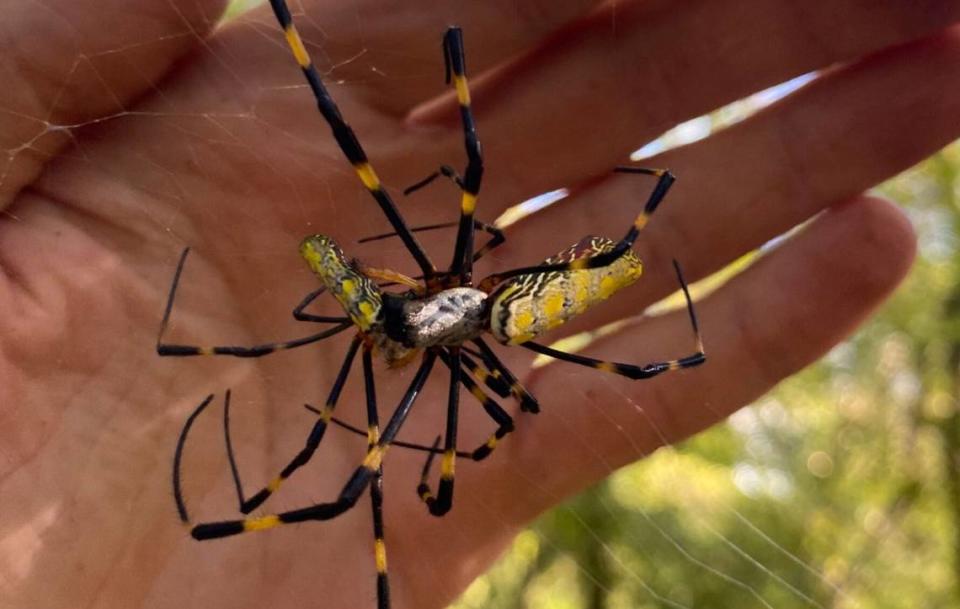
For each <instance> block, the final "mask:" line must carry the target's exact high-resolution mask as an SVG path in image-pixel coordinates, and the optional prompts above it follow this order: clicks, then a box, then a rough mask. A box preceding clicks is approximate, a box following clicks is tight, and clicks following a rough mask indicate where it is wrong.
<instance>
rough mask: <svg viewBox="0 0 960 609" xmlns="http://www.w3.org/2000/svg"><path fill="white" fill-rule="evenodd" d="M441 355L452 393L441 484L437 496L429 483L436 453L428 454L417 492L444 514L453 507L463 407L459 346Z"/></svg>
mask: <svg viewBox="0 0 960 609" xmlns="http://www.w3.org/2000/svg"><path fill="white" fill-rule="evenodd" d="M441 357H442V358H443V361H444V363H445V364H447V367H448V368H450V392H449V395H448V397H447V427H446V430H445V431H444V441H443V463H442V465H441V466H440V485H439V486H438V488H437V494H436V495H434V494H433V491H432V490H430V485H429V484H428V483H427V475H428V474H429V469H430V463H431V462H432V460H433V457H434V455H435V453H433V452H431V453H430V456H429V457H427V464H426V465H425V466H424V468H423V474H422V475H421V477H420V484H418V485H417V495H419V496H420V499H421V500H422V501H423V502H424V503H426V504H427V509H428V510H429V511H430V514H432V515H433V516H443V515H444V514H446V513H447V512H449V511H450V508H451V507H453V483H454V465H455V464H456V461H457V419H458V415H459V408H460V377H461V374H460V373H461V369H460V347H448V348H447V350H446V353H445V354H443V355H442V356H441Z"/></svg>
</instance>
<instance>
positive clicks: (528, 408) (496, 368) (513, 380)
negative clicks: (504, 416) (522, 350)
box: [473, 337, 540, 414]
mask: <svg viewBox="0 0 960 609" xmlns="http://www.w3.org/2000/svg"><path fill="white" fill-rule="evenodd" d="M473 344H475V345H476V346H477V347H479V348H480V354H481V358H482V359H483V361H484V363H485V364H486V365H487V367H488V368H489V369H490V370H492V371H493V372H495V373H499V374H500V375H501V376H502V377H503V379H504V381H505V382H506V383H507V384H509V385H510V393H512V394H513V397H514V398H516V399H517V400H518V401H519V402H520V410H522V411H523V412H531V413H533V414H536V413H538V412H540V403H539V402H537V399H536V398H535V397H533V396H532V395H530V392H529V391H527V390H526V388H525V387H524V386H523V385H521V384H520V381H518V380H517V377H516V376H514V375H513V373H512V372H510V369H509V368H507V367H506V366H505V365H504V364H503V362H501V361H500V358H498V357H497V354H496V353H494V352H493V349H491V348H490V346H489V345H487V343H486V342H485V341H484V340H483V339H482V338H479V337H478V338H475V339H473Z"/></svg>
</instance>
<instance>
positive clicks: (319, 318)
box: [293, 286, 350, 323]
mask: <svg viewBox="0 0 960 609" xmlns="http://www.w3.org/2000/svg"><path fill="white" fill-rule="evenodd" d="M326 289H327V288H326V287H324V286H320V287H319V288H317V289H316V290H314V291H312V292H310V293H309V294H307V295H306V296H304V297H303V300H301V301H300V304H298V305H297V306H296V307H294V309H293V318H294V319H296V320H297V321H312V322H317V323H342V322H344V321H347V320H349V319H350V318H349V317H328V316H326V315H313V314H311V313H304V312H303V310H304V309H306V308H307V307H308V306H310V303H312V302H313V301H314V300H316V299H317V297H318V296H320V294H323V293H324V292H325V291H326Z"/></svg>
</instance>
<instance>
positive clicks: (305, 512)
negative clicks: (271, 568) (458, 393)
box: [190, 351, 436, 540]
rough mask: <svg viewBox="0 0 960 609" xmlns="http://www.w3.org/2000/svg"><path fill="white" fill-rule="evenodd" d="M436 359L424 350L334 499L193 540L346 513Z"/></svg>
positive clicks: (198, 534) (209, 529)
mask: <svg viewBox="0 0 960 609" xmlns="http://www.w3.org/2000/svg"><path fill="white" fill-rule="evenodd" d="M435 360H436V352H434V351H427V352H425V353H424V355H423V362H422V363H421V364H420V367H419V369H418V370H417V373H416V375H415V376H414V378H413V381H412V382H411V383H410V386H409V388H408V389H407V391H406V393H405V394H404V396H403V399H401V400H400V404H399V405H398V406H397V408H396V409H395V410H394V411H393V414H392V415H391V417H390V420H389V421H388V422H387V426H386V428H385V429H384V431H383V433H382V435H381V436H380V438H379V439H378V440H377V443H376V444H375V445H374V446H373V447H372V448H369V449H368V450H367V454H366V456H365V457H364V459H363V462H362V463H361V464H360V466H359V467H357V469H356V470H354V472H353V474H352V475H351V476H350V478H349V480H347V483H346V484H345V485H344V486H343V489H342V490H341V491H340V495H339V496H338V497H337V499H336V500H334V501H331V502H327V503H315V504H313V505H309V506H307V507H304V508H300V509H296V510H290V511H286V512H279V513H276V514H268V515H266V516H259V517H256V518H245V519H242V520H224V521H220V522H207V523H203V524H198V525H196V526H195V527H193V529H192V530H191V531H190V534H191V535H192V536H193V537H194V539H200V540H203V539H216V538H219V537H229V536H231V535H238V534H240V533H249V532H252V531H262V530H265V529H272V528H274V527H277V526H280V525H283V524H290V523H293V522H305V521H308V520H330V519H332V518H336V517H337V516H339V515H340V514H342V513H344V512H346V511H347V510H349V509H350V508H352V507H353V506H354V505H356V503H357V500H358V499H359V498H360V495H361V494H362V493H363V491H364V490H366V488H367V486H369V485H370V483H371V482H372V481H373V478H374V476H375V475H376V473H377V470H379V469H380V464H381V462H382V461H383V455H384V453H385V452H386V450H387V448H389V446H390V444H391V443H392V442H393V439H394V438H395V437H396V436H397V433H398V432H399V431H400V428H401V427H402V426H403V423H404V421H406V418H407V415H409V414H410V409H411V408H412V406H413V403H414V401H415V400H416V398H417V395H418V394H419V393H420V390H421V389H423V385H424V384H425V383H426V382H427V378H428V377H429V376H430V372H431V370H432V369H433V364H434V361H435Z"/></svg>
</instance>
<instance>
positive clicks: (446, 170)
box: [403, 165, 463, 197]
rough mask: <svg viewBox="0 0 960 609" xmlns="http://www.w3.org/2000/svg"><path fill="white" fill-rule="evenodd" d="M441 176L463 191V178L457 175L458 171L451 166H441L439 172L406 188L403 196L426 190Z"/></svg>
mask: <svg viewBox="0 0 960 609" xmlns="http://www.w3.org/2000/svg"><path fill="white" fill-rule="evenodd" d="M440 176H444V177H446V178H449V179H450V180H451V181H452V182H453V183H454V184H456V185H457V186H458V187H460V189H463V178H461V177H460V174H458V173H457V170H456V169H454V168H453V167H451V166H449V165H441V166H440V169H438V170H437V171H434V172H433V173H431V174H430V175H428V176H427V177H425V178H423V179H422V180H420V181H419V182H417V183H416V184H413V185H412V186H407V187H406V188H404V189H403V196H405V197H407V196H410V195H412V194H413V193H415V192H417V191H418V190H420V189H421V188H425V187H426V186H429V185H430V184H432V183H433V181H434V180H436V179H437V178H439V177H440Z"/></svg>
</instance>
